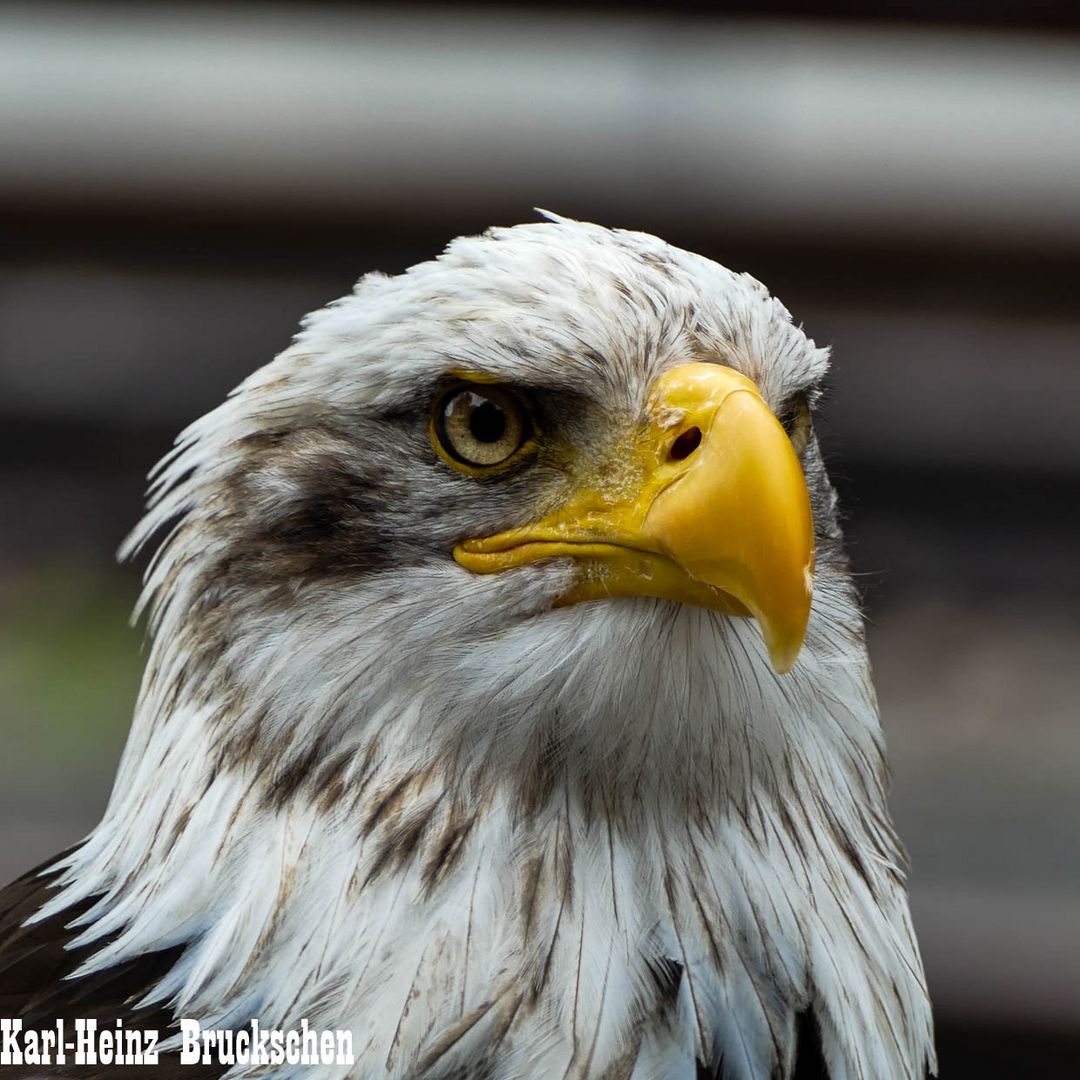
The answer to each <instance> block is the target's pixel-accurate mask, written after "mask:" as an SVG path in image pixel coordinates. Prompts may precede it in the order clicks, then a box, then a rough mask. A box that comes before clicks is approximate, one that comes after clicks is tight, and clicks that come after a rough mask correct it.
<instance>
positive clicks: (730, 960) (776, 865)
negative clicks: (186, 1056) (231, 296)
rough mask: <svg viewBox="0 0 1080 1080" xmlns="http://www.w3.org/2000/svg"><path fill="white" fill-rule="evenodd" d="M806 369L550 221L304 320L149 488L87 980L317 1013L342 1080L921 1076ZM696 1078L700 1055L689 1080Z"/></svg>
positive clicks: (702, 299)
mask: <svg viewBox="0 0 1080 1080" xmlns="http://www.w3.org/2000/svg"><path fill="white" fill-rule="evenodd" d="M826 367H827V354H826V352H825V350H822V349H819V348H817V347H815V345H814V344H813V342H812V341H810V340H809V339H808V338H807V337H806V335H805V334H804V333H803V332H802V330H801V329H800V328H799V327H797V326H796V325H794V324H793V322H792V320H791V317H790V316H789V314H788V312H787V310H786V309H785V308H784V306H783V305H782V304H781V303H780V302H779V301H778V300H776V299H774V298H772V297H771V296H770V295H769V294H768V292H767V291H766V289H765V288H764V287H763V286H762V285H761V284H760V283H759V282H757V281H755V280H754V279H753V278H751V277H749V276H748V275H745V274H737V273H733V272H731V271H730V270H727V269H725V268H724V267H722V266H719V265H717V264H716V263H714V262H712V261H710V260H708V259H706V258H703V257H701V256H699V255H695V254H691V253H689V252H686V251H683V250H680V249H677V248H674V247H672V246H670V245H668V244H666V243H664V242H663V241H661V240H658V239H656V238H655V237H652V236H647V235H644V234H641V233H633V232H624V231H613V230H609V229H605V228H600V227H598V226H595V225H590V224H583V223H579V222H574V221H569V220H566V219H562V218H554V219H552V220H548V221H545V222H543V223H539V224H530V225H521V226H517V227H514V228H504V229H493V230H491V231H489V232H488V233H487V234H485V235H484V236H481V237H473V238H462V239H458V240H456V241H454V242H453V243H452V244H451V245H450V246H449V247H448V249H447V250H446V252H445V253H444V254H443V255H442V256H441V257H439V258H438V259H436V260H434V261H431V262H427V263H423V264H421V265H418V266H415V267H413V268H412V269H410V270H409V271H408V272H406V273H404V274H402V275H399V276H395V277H389V276H384V275H381V274H369V275H367V276H366V277H364V278H363V279H362V280H361V281H360V282H359V284H358V285H357V286H356V288H355V290H354V292H353V293H352V294H351V295H349V296H347V297H345V298H343V299H341V300H338V301H336V302H335V303H333V304H331V305H329V306H328V307H326V308H325V309H323V310H322V311H319V312H316V313H315V314H313V315H310V316H309V317H308V318H307V319H306V320H305V321H304V323H303V325H302V328H301V330H300V332H299V333H298V335H297V336H296V338H295V339H294V341H293V343H292V344H291V345H290V347H289V348H288V349H286V350H285V351H284V352H283V353H282V354H281V355H279V356H278V357H277V358H276V359H275V360H274V361H273V362H272V363H270V364H268V365H267V366H266V367H264V368H262V369H261V370H259V371H257V372H255V374H253V375H252V376H251V377H250V378H248V379H247V380H246V381H245V382H244V383H243V384H241V385H240V386H239V387H238V388H237V389H236V390H235V391H234V392H233V393H232V395H230V397H229V398H228V399H227V400H226V401H225V402H224V403H223V404H222V405H220V406H219V407H218V408H216V409H214V410H213V411H212V412H210V413H209V414H207V415H206V416H204V417H203V418H202V419H200V420H198V421H196V422H195V423H194V424H192V425H191V426H190V427H189V428H188V429H187V430H186V431H185V432H184V433H183V434H182V435H181V436H180V438H179V439H178V442H177V445H176V448H175V449H174V451H173V452H172V453H171V454H170V455H169V457H167V458H166V459H165V461H164V462H163V463H162V464H161V465H160V466H159V468H158V470H157V472H156V475H155V478H154V480H153V484H152V487H151V496H150V509H149V512H148V514H147V516H146V518H145V519H144V521H143V522H142V524H141V525H140V526H139V527H138V529H137V530H136V531H135V532H134V534H133V535H132V537H131V538H130V539H129V541H128V543H127V545H126V548H125V552H124V553H125V554H130V553H131V552H134V551H135V550H137V549H138V548H139V547H141V546H142V545H144V544H145V543H146V542H147V541H148V540H150V539H151V538H155V537H160V538H161V539H160V542H159V546H158V549H157V553H156V555H155V557H154V559H153V561H152V562H151V564H150V566H149V569H148V571H147V576H146V587H145V592H144V596H143V599H142V602H141V603H142V605H143V607H145V608H146V609H147V610H148V611H149V620H150V621H149V625H150V631H151V635H152V646H151V650H150V653H149V657H148V663H147V668H146V674H145V679H144V683H143V688H142V692H141V694H140V698H139V701H138V705H137V708H136V715H135V722H134V726H133V729H132V734H131V737H130V740H129V743H128V747H127V750H126V752H125V756H124V759H123V762H122V764H121V768H120V771H119V775H118V778H117V782H116V787H115V790H114V793H113V797H112V800H111V802H110V805H109V807H108V810H107V812H106V815H105V818H104V820H103V822H102V823H101V825H100V826H99V827H98V828H97V829H96V830H95V831H94V832H93V833H92V834H91V836H90V837H89V838H88V839H87V840H86V842H85V843H84V844H83V845H81V846H80V847H79V848H78V849H77V850H75V851H74V852H72V853H71V854H69V855H67V856H66V857H65V858H64V859H62V860H61V861H60V862H59V863H58V864H57V865H56V868H55V869H56V874H57V876H56V879H55V882H54V889H55V891H54V894H53V895H52V898H51V899H50V900H49V902H48V903H47V904H46V905H45V907H44V908H43V909H42V912H41V913H40V914H39V916H38V917H39V918H40V919H47V918H50V917H59V916H61V915H62V914H63V913H64V912H65V911H68V910H70V908H71V907H72V905H75V904H82V905H84V906H85V905H86V904H88V903H90V904H92V906H90V907H89V908H88V910H89V914H88V915H83V916H82V917H81V919H80V924H79V930H78V933H77V936H75V937H74V939H73V940H72V941H70V942H69V945H70V947H71V949H72V950H74V952H75V954H77V955H78V957H79V961H80V963H79V966H78V967H76V968H75V969H74V976H75V979H76V981H77V980H78V979H79V978H89V977H93V976H94V975H95V973H101V972H106V971H108V970H110V969H111V968H113V967H115V966H116V965H121V964H128V965H130V964H133V963H137V962H138V961H139V959H140V958H141V957H146V956H149V955H160V954H161V952H162V950H166V949H169V950H176V953H175V959H174V960H173V961H172V962H171V963H169V964H166V965H164V966H163V967H162V968H161V969H160V970H157V972H156V974H155V976H154V978H153V980H152V981H151V982H150V983H149V984H148V985H147V986H145V987H144V988H143V991H142V997H141V998H140V1001H141V1004H142V1006H143V1007H145V1006H146V1005H148V1004H154V1003H156V1004H157V1005H158V1006H159V1007H161V1008H163V1009H165V1010H166V1011H167V1012H168V1013H169V1015H170V1016H174V1017H175V1016H182V1015H198V1016H200V1017H201V1018H202V1019H203V1021H204V1023H216V1024H219V1025H229V1024H236V1023H241V1022H246V1018H248V1017H249V1016H251V1015H256V1016H258V1017H259V1018H260V1020H261V1022H262V1023H264V1024H267V1025H269V1024H277V1025H282V1026H284V1025H287V1024H289V1023H293V1022H296V1021H297V1020H298V1019H299V1018H300V1017H304V1018H307V1019H308V1020H309V1021H311V1022H312V1023H314V1022H316V1021H319V1022H322V1023H323V1024H324V1025H325V1026H328V1027H334V1028H349V1029H350V1030H352V1031H354V1032H355V1033H356V1036H357V1040H356V1044H357V1045H358V1046H360V1047H363V1048H364V1049H363V1051H362V1054H361V1057H362V1061H361V1062H360V1064H359V1065H357V1066H356V1067H355V1071H353V1072H351V1073H350V1072H349V1070H348V1069H343V1071H342V1073H341V1074H342V1075H355V1076H365V1077H366V1076H376V1075H379V1076H382V1075H387V1076H424V1077H442V1076H447V1077H448V1076H451V1075H453V1076H481V1075H483V1076H493V1077H494V1076H498V1077H512V1076H515V1077H516V1076H521V1077H526V1076H553V1075H563V1074H565V1075H568V1076H569V1075H574V1076H581V1077H591V1076H620V1077H639V1076H642V1077H643V1076H664V1077H674V1076H684V1075H686V1076H693V1075H694V1070H695V1069H702V1070H705V1072H703V1073H702V1074H701V1075H706V1074H707V1075H723V1076H726V1077H758V1076H761V1077H764V1076H773V1075H776V1076H788V1075H791V1074H792V1072H793V1070H794V1069H795V1068H796V1063H797V1057H798V1053H799V1051H798V1046H799V1032H800V1031H802V1030H804V1029H805V1026H806V1025H805V1023H804V1021H806V1020H807V1018H809V1023H810V1028H811V1029H812V1031H813V1032H814V1033H815V1037H816V1038H817V1039H818V1041H819V1042H820V1047H821V1049H820V1055H821V1060H822V1061H823V1062H824V1065H825V1067H827V1068H828V1069H830V1070H831V1071H832V1074H833V1075H835V1076H838V1077H839V1076H845V1077H866V1078H870V1077H881V1076H890V1077H914V1076H921V1075H922V1073H923V1071H924V1069H925V1068H926V1065H927V1063H928V1062H932V1059H933V1051H932V1044H931V1035H930V1021H929V1012H928V1007H927V1004H926V995H925V988H924V985H923V980H922V972H921V964H920V961H919V958H918V951H917V948H916V945H915V942H914V937H913V935H912V932H911V926H910V920H909V916H908V912H907V899H906V893H905V887H904V863H903V855H902V852H901V849H900V847H899V844H898V842H897V841H896V839H895V836H894V834H893V832H892V828H891V826H890V824H889V818H888V813H887V809H886V806H885V794H884V787H885V770H884V765H883V760H882V747H881V740H880V732H879V728H878V723H877V716H876V706H875V702H874V695H873V690H872V686H871V683H870V679H869V675H868V667H867V659H866V651H865V646H864V642H863V635H862V625H861V618H860V614H859V609H858V604H857V599H856V595H855V592H854V590H853V588H852V584H851V579H850V575H849V571H848V567H847V563H846V560H845V557H844V554H843V550H842V546H841V537H840V530H839V527H838V524H837V512H836V500H835V496H834V493H833V490H832V488H831V486H830V484H829V481H828V477H827V474H826V471H825V468H824V465H823V463H822V458H821V454H820V450H819V447H818V443H817V440H816V438H815V435H814V428H813V413H814V406H815V403H816V401H817V399H818V396H819V394H820V392H821V382H822V379H823V377H824V375H825V372H826ZM714 1070H719V1071H715V1072H714Z"/></svg>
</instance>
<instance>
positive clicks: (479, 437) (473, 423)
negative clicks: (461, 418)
mask: <svg viewBox="0 0 1080 1080" xmlns="http://www.w3.org/2000/svg"><path fill="white" fill-rule="evenodd" d="M505 432H506V413H504V412H503V410H502V409H500V408H499V406H498V405H496V404H495V403H494V402H491V401H485V402H484V403H483V404H482V405H477V406H476V408H475V409H473V411H472V412H471V413H470V414H469V434H470V435H472V437H473V438H474V439H475V440H476V441H477V442H481V443H493V442H498V441H499V440H500V439H501V438H502V437H503V435H504V434H505Z"/></svg>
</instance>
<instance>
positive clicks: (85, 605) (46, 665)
mask: <svg viewBox="0 0 1080 1080" xmlns="http://www.w3.org/2000/svg"><path fill="white" fill-rule="evenodd" d="M137 591H138V574H137V571H135V570H133V569H128V568H125V569H116V568H112V567H109V566H108V565H104V566H102V565H97V564H91V563H89V562H86V563H84V562H48V563H42V564H36V565H31V566H24V567H20V568H19V570H18V571H17V572H11V571H10V570H9V574H8V576H7V577H6V578H5V579H4V580H3V581H2V582H0V711H2V717H0V727H2V729H3V732H4V734H5V736H6V739H5V741H6V743H7V746H6V748H5V750H6V752H5V753H4V754H3V757H2V764H0V777H2V779H3V781H4V782H5V783H6V784H9V785H12V786H18V787H28V788H29V787H37V786H40V785H41V784H42V783H43V782H56V781H63V779H64V778H65V777H74V776H75V775H76V771H77V770H86V772H87V773H99V772H102V771H109V772H111V771H112V769H113V768H115V765H116V761H117V759H118V757H119V753H120V749H121V747H122V746H123V742H124V738H125V736H126V734H127V730H128V726H129V724H130V720H131V710H132V706H133V704H134V701H135V695H136V693H137V690H138V684H139V676H140V673H141V670H142V664H143V649H142V642H143V634H142V630H141V628H140V629H134V630H133V629H132V628H131V627H130V625H129V622H128V620H129V616H130V612H131V609H132V607H133V605H134V602H135V597H136V594H137Z"/></svg>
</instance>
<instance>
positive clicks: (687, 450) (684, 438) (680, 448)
mask: <svg viewBox="0 0 1080 1080" xmlns="http://www.w3.org/2000/svg"><path fill="white" fill-rule="evenodd" d="M700 445H701V428H699V427H692V428H687V429H686V430H685V431H684V432H683V433H682V434H681V435H680V436H679V437H678V438H677V439H676V440H675V441H674V442H673V443H672V444H671V451H670V453H669V455H668V456H669V457H670V458H671V460H672V461H682V460H684V459H685V458H688V457H689V456H690V455H691V454H692V453H693V452H694V451H695V450H696V449H697V448H698V447H699V446H700Z"/></svg>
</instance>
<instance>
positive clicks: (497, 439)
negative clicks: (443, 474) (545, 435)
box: [432, 385, 530, 469]
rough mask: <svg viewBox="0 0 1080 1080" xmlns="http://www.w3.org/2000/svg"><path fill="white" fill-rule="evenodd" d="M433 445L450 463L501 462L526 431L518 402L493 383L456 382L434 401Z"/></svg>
mask: <svg viewBox="0 0 1080 1080" xmlns="http://www.w3.org/2000/svg"><path fill="white" fill-rule="evenodd" d="M433 421H434V423H433V425H432V426H433V434H434V437H435V442H436V447H437V448H438V449H439V450H441V451H442V453H443V456H444V457H446V459H447V460H448V461H449V462H450V463H451V464H456V465H464V466H467V467H469V468H474V469H486V468H491V467H492V466H494V465H501V464H502V463H503V462H504V461H506V460H507V459H508V458H510V457H512V456H513V455H514V454H515V453H516V452H517V451H518V450H520V449H521V447H522V446H523V445H524V443H525V440H526V439H527V438H528V437H529V434H530V425H529V418H528V414H527V413H526V411H525V409H524V407H523V406H522V404H521V402H520V401H518V399H517V398H516V397H515V396H514V395H513V394H511V393H510V392H509V391H507V390H503V389H502V388H501V387H497V386H479V385H469V386H458V387H456V388H455V389H453V390H450V391H449V392H448V393H446V394H444V395H443V396H442V397H441V398H439V400H438V401H437V402H436V405H435V415H434V417H433Z"/></svg>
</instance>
